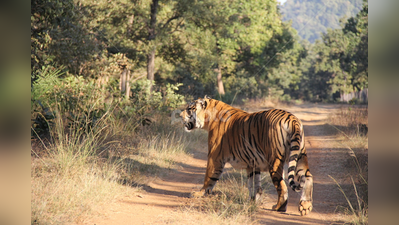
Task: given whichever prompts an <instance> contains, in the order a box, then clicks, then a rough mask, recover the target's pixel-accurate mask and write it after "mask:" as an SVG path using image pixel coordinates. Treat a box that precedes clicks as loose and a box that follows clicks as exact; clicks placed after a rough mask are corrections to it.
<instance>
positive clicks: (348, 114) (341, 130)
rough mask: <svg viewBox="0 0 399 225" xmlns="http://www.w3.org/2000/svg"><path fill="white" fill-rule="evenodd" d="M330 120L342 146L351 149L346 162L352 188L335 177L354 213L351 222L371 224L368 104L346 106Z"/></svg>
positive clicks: (350, 211) (351, 212)
mask: <svg viewBox="0 0 399 225" xmlns="http://www.w3.org/2000/svg"><path fill="white" fill-rule="evenodd" d="M329 123H330V125H331V126H332V127H334V129H335V130H336V131H337V135H338V136H339V139H340V141H339V143H338V144H339V145H340V147H342V148H346V149H348V151H349V156H350V157H349V158H348V161H347V162H345V165H346V167H347V168H349V169H350V171H351V173H350V183H351V184H352V190H351V191H348V190H344V189H343V188H342V187H341V186H340V185H339V183H338V182H337V181H336V179H335V178H334V177H331V179H333V180H334V182H335V183H336V184H337V186H338V188H339V190H340V191H341V192H342V194H343V195H344V196H345V198H346V200H347V203H348V208H346V209H345V210H344V211H345V212H346V213H348V214H349V215H351V218H352V219H351V221H350V223H352V224H368V107H367V105H357V106H356V105H350V106H345V107H342V108H341V109H340V110H339V111H338V112H336V113H335V114H332V115H331V116H330V118H329Z"/></svg>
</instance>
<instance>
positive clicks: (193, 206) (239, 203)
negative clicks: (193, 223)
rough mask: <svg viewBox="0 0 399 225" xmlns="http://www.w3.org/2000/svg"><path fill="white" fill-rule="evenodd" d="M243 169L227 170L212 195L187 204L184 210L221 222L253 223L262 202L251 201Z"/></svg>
mask: <svg viewBox="0 0 399 225" xmlns="http://www.w3.org/2000/svg"><path fill="white" fill-rule="evenodd" d="M243 173H244V172H243V171H238V170H234V169H232V170H231V171H230V172H229V171H225V173H224V174H223V175H222V177H221V179H220V180H219V181H218V183H217V185H216V186H215V188H214V190H213V192H214V194H213V195H211V196H207V197H204V198H198V199H194V200H193V201H191V203H190V205H188V206H185V208H184V211H188V212H190V213H193V214H195V213H203V214H206V215H208V216H211V217H213V218H214V220H218V221H219V223H221V224H252V223H255V219H254V216H255V214H256V212H258V210H259V206H260V202H254V201H251V200H250V198H249V194H248V188H247V179H246V175H243Z"/></svg>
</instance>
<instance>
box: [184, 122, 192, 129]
mask: <svg viewBox="0 0 399 225" xmlns="http://www.w3.org/2000/svg"><path fill="white" fill-rule="evenodd" d="M184 126H185V127H186V128H187V130H192V129H193V128H194V123H193V122H188V123H187V122H184Z"/></svg>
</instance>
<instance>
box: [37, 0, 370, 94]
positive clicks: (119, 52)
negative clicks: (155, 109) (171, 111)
mask: <svg viewBox="0 0 399 225" xmlns="http://www.w3.org/2000/svg"><path fill="white" fill-rule="evenodd" d="M290 2H295V4H296V5H303V6H309V4H312V2H314V1H311V0H308V1H305V0H303V1H294V0H292V1H290V0H288V1H287V3H286V5H287V4H288V3H290ZM332 2H334V7H332V9H336V10H337V11H340V10H339V9H341V8H342V7H344V6H345V7H346V6H348V4H349V5H351V7H349V6H348V7H346V8H348V9H349V11H353V10H354V8H355V6H356V5H357V4H358V1H343V0H342V1H338V0H337V1H332ZM331 4H332V3H331ZM318 5H320V4H318ZM342 5H344V6H342ZM335 6H336V7H335ZM288 8H289V7H287V8H285V9H282V10H281V11H282V12H285V17H289V16H290V15H288V14H287V12H289V10H288ZM345 13H346V11H345ZM339 15H340V14H339ZM345 15H347V14H345ZM309 16H310V17H311V14H309ZM298 22H300V21H296V20H292V21H288V22H284V20H283V16H282V14H281V12H280V9H279V5H278V3H277V2H276V1H275V0H261V1H260V0H249V1H248V0H235V1H230V0H222V1H212V0H203V1H190V0H115V1H106V0H98V1H94V2H93V1H87V0H55V1H53V0H51V1H50V0H32V2H31V68H32V85H33V86H34V84H35V83H37V81H38V79H39V78H40V77H41V76H43V74H46V73H44V72H45V71H47V72H48V71H59V74H58V76H56V77H57V78H56V79H60V80H61V81H65V80H68V79H70V80H71V79H73V78H71V77H74V78H77V77H79V79H81V80H82V82H86V83H90V82H94V81H98V80H106V85H108V86H107V87H106V88H105V89H104V90H105V91H106V92H107V93H108V94H107V93H106V94H105V97H107V95H113V97H115V95H117V94H116V92H115V93H114V92H113V90H115V89H117V88H118V87H117V86H118V83H119V79H120V76H121V74H122V72H123V71H127V72H128V73H129V74H130V76H129V80H130V83H131V86H130V87H129V88H131V89H132V90H133V91H132V92H130V93H131V94H130V96H129V98H130V99H133V100H134V99H135V101H136V102H137V101H138V100H137V99H138V97H137V95H136V93H137V92H138V90H140V91H143V89H145V88H147V87H148V88H149V93H148V95H146V97H145V98H147V97H148V96H152V94H151V92H157V93H158V94H159V96H160V97H159V98H160V99H161V98H163V97H165V96H166V95H168V93H169V96H170V98H174V99H175V100H176V101H177V99H181V97H180V96H184V97H185V98H186V99H187V100H189V99H192V98H196V97H199V96H204V95H205V94H208V95H211V96H213V97H214V98H219V99H222V100H225V101H227V102H231V101H232V100H233V99H235V98H236V97H237V98H241V99H242V98H262V97H274V98H278V99H280V100H290V99H302V100H310V101H334V100H336V99H337V98H338V97H339V95H340V94H343V93H348V92H352V91H356V90H361V89H364V88H367V87H368V82H367V81H368V64H367V62H368V52H367V46H368V5H367V1H364V2H363V7H362V10H361V11H360V12H359V13H358V14H357V15H356V16H354V17H351V18H349V19H348V20H342V21H341V24H340V26H341V27H340V28H338V29H328V30H327V31H326V32H325V33H324V34H322V36H321V39H317V40H316V41H315V43H309V42H308V41H306V40H303V39H301V37H300V36H299V35H298V32H297V31H296V30H295V29H294V28H293V26H294V25H295V24H297V23H298ZM302 24H305V25H304V26H305V27H306V29H314V28H315V27H317V26H315V25H313V24H306V21H303V23H302ZM301 32H302V31H301V30H300V31H299V33H301ZM314 39H316V37H315V38H314ZM310 40H313V39H310ZM105 78H106V79H105ZM42 79H44V78H42ZM33 89H34V88H33ZM172 92H173V93H174V94H176V96H174V95H173V94H172ZM172 96H173V97H172ZM108 97H109V96H108ZM111 97H112V96H111ZM32 100H35V99H32Z"/></svg>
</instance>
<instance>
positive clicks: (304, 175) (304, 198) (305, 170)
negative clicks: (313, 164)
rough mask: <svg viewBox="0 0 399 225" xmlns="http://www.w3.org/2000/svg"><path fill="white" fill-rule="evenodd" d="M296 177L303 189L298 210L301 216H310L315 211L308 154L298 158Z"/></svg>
mask: <svg viewBox="0 0 399 225" xmlns="http://www.w3.org/2000/svg"><path fill="white" fill-rule="evenodd" d="M296 175H297V177H298V178H299V179H298V181H299V182H300V183H299V185H300V187H301V188H302V195H301V199H300V200H299V205H298V210H299V212H300V213H301V216H304V215H307V214H309V213H310V212H311V211H312V209H313V196H312V195H313V176H312V174H311V173H310V172H309V166H308V158H307V156H306V154H301V155H300V156H299V158H298V165H297V169H296Z"/></svg>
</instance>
